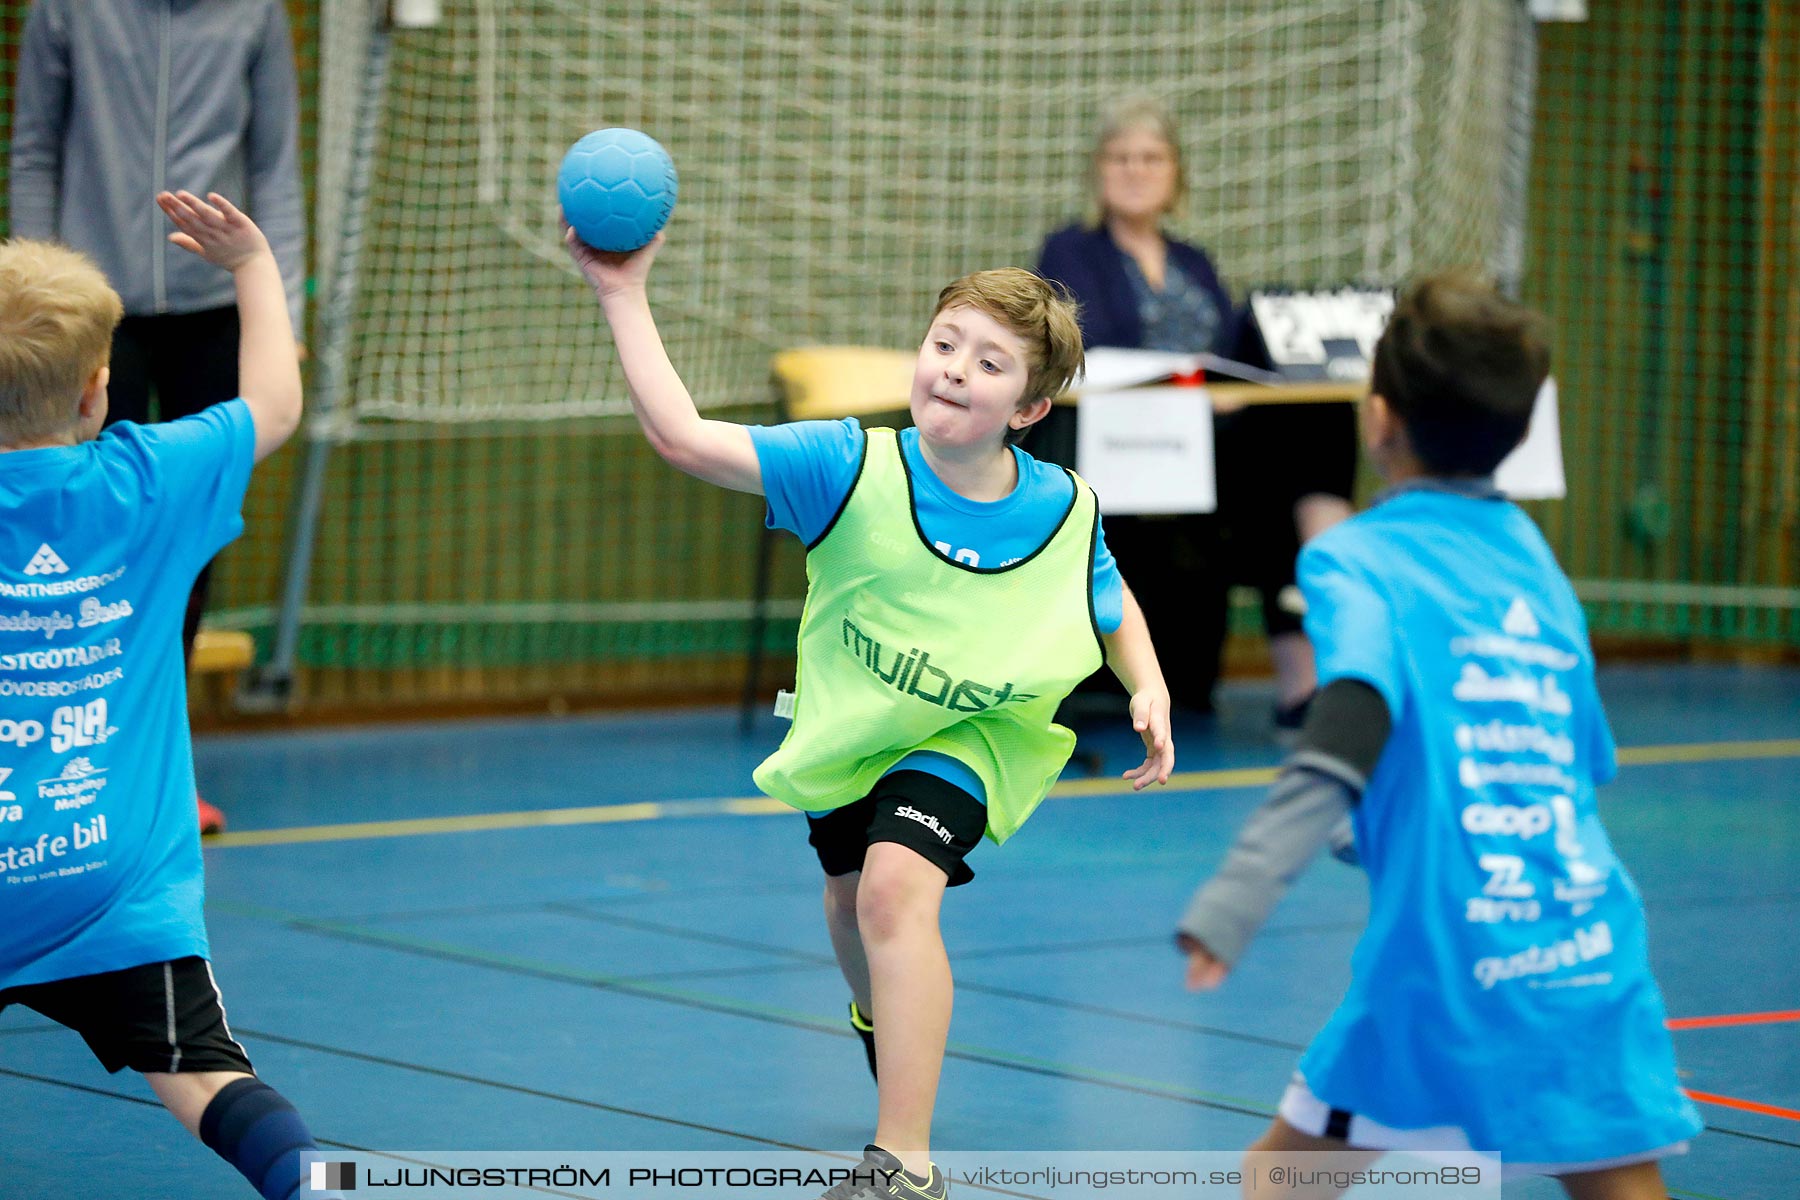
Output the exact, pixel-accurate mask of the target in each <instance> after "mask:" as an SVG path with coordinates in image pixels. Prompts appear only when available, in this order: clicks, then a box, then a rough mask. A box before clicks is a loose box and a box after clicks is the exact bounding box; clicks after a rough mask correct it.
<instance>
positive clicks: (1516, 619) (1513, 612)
mask: <svg viewBox="0 0 1800 1200" xmlns="http://www.w3.org/2000/svg"><path fill="white" fill-rule="evenodd" d="M1500 628H1502V629H1504V630H1506V632H1508V633H1510V634H1512V636H1514V637H1517V638H1534V637H1536V636H1538V634H1539V633H1540V632H1542V631H1541V630H1539V629H1538V623H1537V618H1536V617H1534V616H1532V615H1531V606H1530V605H1529V604H1527V603H1525V597H1523V596H1520V597H1518V598H1517V599H1515V600H1514V601H1513V602H1512V607H1511V608H1509V609H1507V610H1506V617H1505V619H1504V620H1502V621H1501V622H1500Z"/></svg>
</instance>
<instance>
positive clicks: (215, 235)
mask: <svg viewBox="0 0 1800 1200" xmlns="http://www.w3.org/2000/svg"><path fill="white" fill-rule="evenodd" d="M156 203H157V206H158V207H160V208H161V209H162V210H163V212H164V213H165V214H167V215H168V218H169V220H170V221H171V222H172V223H173V224H174V226H175V230H176V231H175V232H174V233H171V234H170V235H169V240H170V241H171V242H174V243H175V244H176V245H177V246H180V247H181V248H182V249H183V250H187V251H189V252H190V253H193V254H198V255H199V256H200V257H201V258H204V259H205V260H206V261H207V262H209V263H212V264H213V265H214V266H219V267H224V268H225V269H226V270H227V271H230V272H231V278H232V281H233V282H234V283H236V285H237V299H238V394H239V395H240V396H242V397H243V398H244V403H245V404H246V405H248V406H249V408H250V416H251V419H252V421H253V422H254V423H255V426H256V461H257V462H261V461H262V460H263V459H265V458H267V457H268V456H269V455H271V454H273V453H274V452H275V451H276V450H278V449H279V448H280V447H281V444H282V443H283V442H285V441H287V440H288V438H289V437H291V436H293V433H294V430H295V429H297V428H299V426H300V406H301V393H300V356H299V351H298V349H297V347H296V346H295V344H294V330H293V327H292V325H291V324H290V323H289V316H288V302H287V290H286V288H285V287H284V286H283V284H282V280H281V268H280V267H279V266H277V265H276V263H275V255H274V253H273V252H272V251H271V250H270V249H269V241H268V239H267V238H265V237H264V236H263V233H262V230H260V229H258V228H257V227H256V223H255V222H254V221H252V220H251V219H250V218H249V217H247V216H245V215H244V214H243V213H242V212H240V211H238V209H237V208H236V207H235V206H234V205H233V204H232V203H231V201H229V200H227V199H225V197H223V196H221V195H219V194H218V193H217V192H211V193H208V194H207V197H206V199H205V200H202V199H200V198H199V197H198V196H196V195H194V194H193V193H192V192H176V193H173V194H171V193H169V192H163V193H161V194H160V195H158V196H157V197H156Z"/></svg>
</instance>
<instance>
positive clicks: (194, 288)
mask: <svg viewBox="0 0 1800 1200" xmlns="http://www.w3.org/2000/svg"><path fill="white" fill-rule="evenodd" d="M15 95H16V102H15V108H14V112H13V129H12V133H13V142H12V158H11V165H10V169H9V173H8V181H9V184H10V191H11V214H12V235H13V236H14V237H24V238H35V239H39V240H44V241H58V242H63V243H65V244H67V245H69V246H72V247H74V248H75V249H77V250H80V251H83V252H84V253H86V254H87V255H88V256H89V257H90V258H92V259H93V260H94V261H95V262H96V263H98V264H99V266H100V269H101V270H102V271H104V272H105V273H106V277H107V280H108V281H109V282H110V283H111V284H112V285H113V288H114V289H115V290H116V291H117V292H118V293H119V295H120V297H121V299H123V301H124V303H125V319H124V321H123V322H122V323H121V324H120V325H119V329H118V332H117V334H115V336H114V339H113V348H112V382H111V384H110V386H109V388H108V398H109V405H110V409H109V415H108V422H109V423H111V422H113V421H136V422H140V423H141V422H144V421H147V420H149V419H150V415H151V397H152V395H154V396H155V398H156V405H157V415H158V416H159V417H160V418H161V419H163V420H165V421H167V420H174V419H176V418H179V417H184V416H187V415H189V414H190V413H196V412H199V411H200V410H201V409H204V408H206V407H207V406H208V405H211V404H215V403H217V402H219V401H221V400H229V399H231V398H232V397H234V396H236V395H237V391H238V381H237V352H238V349H237V348H238V321H237V308H236V303H235V299H234V295H235V293H234V291H233V285H232V279H231V275H230V274H229V273H228V272H226V271H223V270H220V269H219V268H217V267H215V266H212V265H211V264H209V263H207V262H205V261H203V260H202V259H200V258H198V257H196V256H194V255H191V254H183V253H180V252H178V251H176V250H175V249H174V248H173V247H172V246H170V244H169V243H168V240H167V236H166V229H165V228H164V227H163V225H162V215H161V213H159V212H158V211H157V207H156V204H155V197H156V195H157V193H159V192H163V191H171V192H178V191H183V190H185V191H189V192H192V193H194V194H195V195H198V196H205V195H207V194H209V193H212V192H219V193H222V194H224V195H227V196H231V197H233V198H234V199H239V200H240V203H241V206H242V208H243V209H244V211H246V212H247V213H249V215H250V216H251V217H252V218H253V219H254V220H255V221H256V223H257V224H258V225H259V226H261V227H262V229H263V231H264V233H265V235H266V236H267V237H268V240H269V245H270V247H271V248H272V249H273V250H274V251H275V259H276V262H277V263H278V264H279V266H280V267H281V276H282V281H283V283H284V284H285V285H286V289H287V298H288V313H289V316H290V318H291V319H292V320H293V322H294V330H295V333H296V334H299V333H300V332H301V315H302V307H301V289H302V285H303V283H304V281H305V276H306V265H305V260H306V240H305V230H304V223H303V219H302V204H303V197H302V193H301V189H300V121H299V91H298V87H297V84H296V81H295V72H294V55H293V48H292V45H291V43H290V41H289V38H288V27H287V13H286V10H285V8H284V7H283V4H282V0H37V2H36V3H35V4H34V5H33V6H32V9H31V14H30V16H29V17H27V19H26V22H25V36H24V40H23V43H22V45H21V47H20V52H19V62H18V78H17V82H16V90H15ZM209 573H210V570H209V571H202V572H201V574H200V577H199V579H198V580H197V581H196V582H195V584H194V591H193V594H192V595H191V596H190V597H189V602H188V613H187V620H186V622H185V625H184V627H183V630H182V636H183V644H184V647H185V648H186V649H187V650H189V651H191V650H192V648H193V642H194V632H195V629H196V628H197V627H198V625H199V623H200V611H201V609H202V607H203V606H204V605H205V600H206V589H207V580H208V575H209ZM209 810H210V811H209ZM209 826H210V827H211V828H212V829H218V828H222V827H223V818H222V817H221V816H220V815H219V814H218V812H217V810H216V809H212V808H211V806H210V805H206V804H204V803H203V804H202V807H201V827H202V828H203V829H207V828H208V827H209Z"/></svg>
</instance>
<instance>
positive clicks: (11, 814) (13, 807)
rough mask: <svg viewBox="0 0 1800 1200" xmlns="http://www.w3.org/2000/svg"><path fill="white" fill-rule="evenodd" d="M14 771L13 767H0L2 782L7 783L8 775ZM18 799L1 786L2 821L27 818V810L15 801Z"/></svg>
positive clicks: (0, 819) (0, 814)
mask: <svg viewBox="0 0 1800 1200" xmlns="http://www.w3.org/2000/svg"><path fill="white" fill-rule="evenodd" d="M12 773H13V769H12V768H11V767H0V783H5V782H6V777H7V776H8V775H11V774H12ZM17 799H18V797H17V796H15V795H13V794H12V793H11V792H9V791H6V790H5V789H4V788H0V821H22V820H24V819H25V810H24V809H23V808H21V807H20V806H19V805H18V804H16V803H14V801H16V800H17Z"/></svg>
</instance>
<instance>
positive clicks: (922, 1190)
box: [819, 1144, 950, 1200]
mask: <svg viewBox="0 0 1800 1200" xmlns="http://www.w3.org/2000/svg"><path fill="white" fill-rule="evenodd" d="M949 1195H950V1181H949V1180H948V1179H945V1178H944V1173H943V1172H942V1171H940V1170H938V1166H937V1164H936V1163H932V1164H931V1178H930V1179H926V1180H920V1179H919V1178H918V1177H916V1176H914V1175H912V1174H910V1173H908V1172H907V1171H906V1170H905V1169H903V1168H902V1167H901V1165H900V1160H899V1159H897V1158H895V1157H894V1156H893V1155H892V1154H889V1153H888V1152H887V1151H886V1150H883V1149H882V1148H881V1147H880V1146H876V1145H873V1144H870V1145H867V1146H864V1147H863V1156H862V1161H861V1162H859V1163H857V1164H856V1166H855V1167H853V1168H851V1171H850V1174H849V1176H848V1177H846V1178H844V1179H842V1180H840V1181H839V1182H837V1183H835V1184H833V1185H832V1186H831V1188H830V1189H829V1190H828V1191H826V1193H825V1194H824V1195H823V1196H821V1197H819V1200H945V1198H946V1197H947V1196H949Z"/></svg>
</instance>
